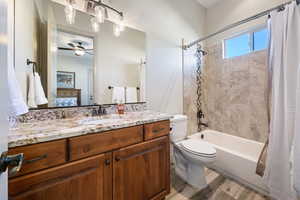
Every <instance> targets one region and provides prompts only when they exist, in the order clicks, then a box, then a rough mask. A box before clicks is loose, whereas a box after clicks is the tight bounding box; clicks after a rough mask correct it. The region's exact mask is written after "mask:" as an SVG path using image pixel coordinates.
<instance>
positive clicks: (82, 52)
mask: <svg viewBox="0 0 300 200" xmlns="http://www.w3.org/2000/svg"><path fill="white" fill-rule="evenodd" d="M74 53H75V55H76V56H83V55H84V54H85V51H84V50H83V49H76V50H75V51H74Z"/></svg>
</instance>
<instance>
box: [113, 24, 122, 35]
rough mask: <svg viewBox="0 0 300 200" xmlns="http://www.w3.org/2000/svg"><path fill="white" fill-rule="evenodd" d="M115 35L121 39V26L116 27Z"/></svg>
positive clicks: (116, 25)
mask: <svg viewBox="0 0 300 200" xmlns="http://www.w3.org/2000/svg"><path fill="white" fill-rule="evenodd" d="M114 35H115V36H116V37H119V36H120V35H121V28H120V25H119V24H115V25H114Z"/></svg>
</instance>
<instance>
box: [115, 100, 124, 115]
mask: <svg viewBox="0 0 300 200" xmlns="http://www.w3.org/2000/svg"><path fill="white" fill-rule="evenodd" d="M117 110H118V113H119V115H123V114H124V113H125V104H124V103H123V102H122V101H120V102H119V103H118V104H117Z"/></svg>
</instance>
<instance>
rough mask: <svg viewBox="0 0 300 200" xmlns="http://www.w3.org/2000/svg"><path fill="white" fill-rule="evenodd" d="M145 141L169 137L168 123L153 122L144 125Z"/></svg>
mask: <svg viewBox="0 0 300 200" xmlns="http://www.w3.org/2000/svg"><path fill="white" fill-rule="evenodd" d="M144 129H145V136H144V138H145V140H151V139H154V138H158V137H162V136H165V135H169V133H170V121H169V120H167V121H161V122H154V123H151V124H145V125H144Z"/></svg>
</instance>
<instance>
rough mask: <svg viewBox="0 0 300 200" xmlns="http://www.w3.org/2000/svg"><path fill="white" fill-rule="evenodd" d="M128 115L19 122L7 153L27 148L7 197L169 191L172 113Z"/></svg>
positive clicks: (89, 197)
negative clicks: (170, 118)
mask: <svg viewBox="0 0 300 200" xmlns="http://www.w3.org/2000/svg"><path fill="white" fill-rule="evenodd" d="M128 115H130V116H126V115H125V116H124V117H121V118H116V119H112V118H109V117H106V118H105V119H103V118H101V117H90V118H83V119H65V120H57V121H55V120H51V121H43V122H37V123H35V124H34V123H33V124H30V126H29V125H28V124H27V125H26V124H24V127H23V128H22V127H20V128H18V130H16V131H15V132H13V133H12V135H11V136H10V138H9V140H10V142H9V146H10V149H9V154H11V155H12V154H17V153H24V162H23V166H22V169H21V170H20V171H19V172H18V173H17V174H16V175H14V176H13V177H10V179H9V199H11V200H14V199H18V200H19V199H22V200H44V199H45V200H46V199H47V200H58V199H59V200H60V199H64V200H75V199H76V200H112V199H114V200H148V199H149V200H156V199H157V200H161V199H164V198H165V196H166V195H167V194H168V193H169V192H170V148H169V147H170V145H169V144H170V143H169V132H170V121H169V117H168V116H164V115H160V114H152V115H151V114H150V113H144V112H140V113H138V114H136V113H135V114H128ZM72 123H73V124H72ZM37 126H39V127H40V128H37ZM58 126H61V127H63V128H59V127H58ZM67 126H68V127H67ZM26 128H27V129H26ZM22 130H23V131H22ZM21 132H22V133H21ZM22 134H23V135H22ZM41 141H42V142H41Z"/></svg>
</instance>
